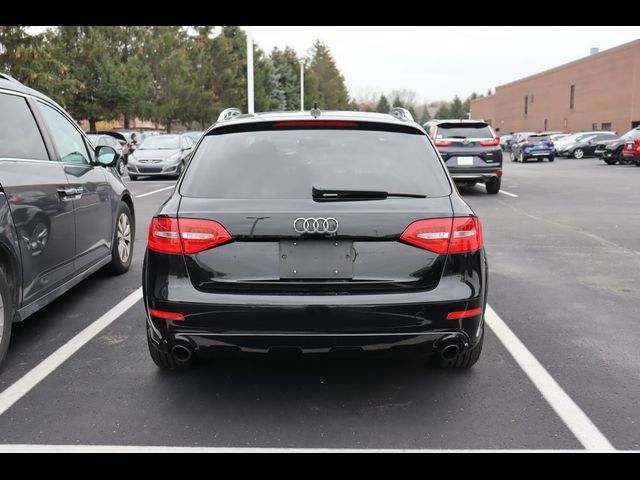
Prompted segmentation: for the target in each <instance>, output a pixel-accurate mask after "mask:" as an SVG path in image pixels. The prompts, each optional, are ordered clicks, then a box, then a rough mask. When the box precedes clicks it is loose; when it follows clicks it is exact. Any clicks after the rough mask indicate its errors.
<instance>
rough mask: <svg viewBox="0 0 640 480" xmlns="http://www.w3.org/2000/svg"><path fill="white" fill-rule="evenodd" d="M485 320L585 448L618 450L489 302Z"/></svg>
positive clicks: (606, 450) (608, 450) (603, 450)
mask: <svg viewBox="0 0 640 480" xmlns="http://www.w3.org/2000/svg"><path fill="white" fill-rule="evenodd" d="M485 321H486V322H487V325H489V327H490V328H491V330H492V331H493V333H495V334H496V336H497V337H498V339H499V340H500V341H501V342H502V344H503V345H504V346H505V348H506V349H507V350H508V351H509V353H510V354H511V356H512V357H513V358H514V359H515V361H516V362H517V363H518V365H520V368H522V370H524V373H526V374H527V376H528V377H529V380H531V382H532V383H533V384H534V385H535V386H536V388H537V389H538V390H539V391H540V393H541V394H542V396H543V397H544V398H545V399H546V400H547V402H549V405H551V408H553V409H554V410H555V412H556V413H557V414H558V416H559V417H560V418H561V419H562V421H563V422H564V423H565V425H566V426H567V428H569V430H571V432H572V433H573V434H574V435H575V437H576V438H577V439H578V441H579V442H580V443H581V444H582V445H583V446H584V448H586V449H587V450H591V451H599V452H612V451H615V448H614V447H613V445H611V443H610V442H609V440H607V439H606V437H605V436H604V435H603V434H602V432H600V430H598V427H596V426H595V425H594V424H593V422H592V421H591V420H590V419H589V417H587V415H586V414H585V413H584V412H583V411H582V409H581V408H580V407H579V406H578V405H577V404H576V403H575V402H574V401H573V400H572V399H571V397H570V396H569V395H567V393H566V392H565V391H564V390H563V389H562V387H561V386H560V385H558V382H556V381H555V380H554V379H553V377H552V376H551V375H550V374H549V372H547V370H546V369H545V368H544V367H543V366H542V364H541V363H540V362H538V360H537V359H536V357H534V356H533V354H532V353H531V352H530V351H529V349H528V348H527V347H526V346H525V345H524V344H523V343H522V342H521V341H520V339H519V338H518V337H516V335H515V334H514V333H513V332H512V331H511V329H510V328H509V327H508V326H507V324H506V323H504V321H503V320H502V319H501V318H500V317H499V316H498V314H497V313H496V312H495V311H494V310H493V308H491V307H490V306H489V305H487V309H486V312H485Z"/></svg>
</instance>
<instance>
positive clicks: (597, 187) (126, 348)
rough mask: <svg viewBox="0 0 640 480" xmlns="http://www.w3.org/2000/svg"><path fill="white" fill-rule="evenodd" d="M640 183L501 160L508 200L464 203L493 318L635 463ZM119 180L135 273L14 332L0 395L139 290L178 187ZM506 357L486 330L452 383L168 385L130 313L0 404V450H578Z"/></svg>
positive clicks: (219, 375)
mask: <svg viewBox="0 0 640 480" xmlns="http://www.w3.org/2000/svg"><path fill="white" fill-rule="evenodd" d="M639 179H640V169H638V168H636V167H632V166H607V165H605V164H604V163H603V162H601V161H598V160H596V159H593V158H591V159H589V158H583V159H581V160H565V159H558V160H556V161H555V162H554V163H547V162H541V163H527V164H520V163H511V162H509V161H508V160H507V161H506V162H505V165H504V177H503V183H502V189H503V193H502V194H498V195H487V194H486V193H485V191H484V187H481V186H477V187H473V188H468V187H466V188H461V189H460V191H461V193H462V194H463V196H464V197H465V200H467V201H468V202H469V204H470V205H471V206H472V207H473V208H474V210H475V211H476V213H477V214H478V215H479V217H480V218H481V220H482V222H483V226H484V235H485V245H486V249H487V254H488V258H489V268H490V285H489V303H490V305H491V306H492V308H493V310H495V312H497V314H498V315H499V316H500V318H501V319H502V320H504V322H505V324H506V325H508V327H509V328H510V329H511V331H512V332H513V333H514V334H515V336H516V337H517V338H518V339H519V340H520V341H521V342H522V343H523V344H524V345H525V346H526V348H527V349H528V351H530V353H531V354H533V356H534V357H535V358H536V359H537V360H538V361H539V362H540V364H541V366H543V367H544V368H545V369H546V371H547V372H548V373H549V374H550V375H551V377H552V378H553V379H555V381H557V383H558V385H559V387H561V389H563V390H564V392H566V394H567V395H568V397H569V398H570V399H572V400H573V401H574V402H575V405H576V406H577V407H578V408H579V409H582V412H584V414H585V415H586V418H587V419H588V420H589V421H591V422H593V426H594V427H595V428H596V431H597V430H599V432H601V433H602V435H603V437H604V438H605V439H606V440H608V441H609V442H611V444H612V445H613V446H614V447H615V448H617V449H624V450H629V449H640V428H639V426H638V419H639V418H640V407H639V405H640V383H639V382H638V381H637V372H638V371H639V370H640V357H639V356H638V355H637V345H638V344H639V342H640V330H639V329H638V328H637V318H640V305H639V302H638V298H640V295H639V294H640V291H639V290H638V287H637V285H636V283H637V282H635V280H636V279H637V271H638V267H639V266H640V249H639V248H638V244H637V239H638V238H640V222H638V220H639V218H640V217H639V214H638V208H637V205H638V204H639V202H640V192H639V191H638V188H637V186H638V180H639ZM126 183H127V185H128V186H129V188H130V189H131V190H132V192H133V193H134V195H135V196H136V197H137V199H136V216H137V218H136V226H137V235H136V237H137V239H136V242H135V250H134V251H135V254H134V261H133V264H132V267H131V271H130V272H129V273H127V274H126V275H124V276H122V277H106V276H103V275H101V274H97V275H94V276H93V277H92V278H90V279H89V280H88V281H86V282H84V283H83V284H81V285H80V286H78V287H76V288H74V289H73V290H72V291H71V292H69V293H68V294H67V295H65V296H63V297H62V298H60V299H59V300H57V301H55V302H54V303H53V304H51V305H49V306H48V307H46V308H45V309H43V310H42V311H41V312H39V313H38V314H36V315H34V316H33V317H32V318H30V319H29V320H28V321H26V322H24V323H22V324H18V325H16V328H15V330H14V338H13V339H12V345H11V349H10V351H9V355H8V357H7V361H6V363H5V365H4V370H3V373H2V375H1V376H0V392H6V391H7V388H10V387H11V385H14V384H15V382H17V381H19V380H20V379H21V378H24V376H25V374H27V373H28V372H29V371H31V370H32V369H33V368H34V367H36V366H37V365H38V364H39V363H40V362H42V361H43V360H45V359H47V358H48V357H49V356H50V355H51V354H52V353H54V352H55V351H56V350H58V349H59V348H60V347H61V346H63V345H65V343H66V342H68V341H69V340H70V339H72V338H73V337H74V336H75V335H76V334H78V333H79V332H80V331H82V330H83V329H84V328H85V327H87V326H89V325H91V324H92V323H93V322H94V321H95V320H97V319H98V318H100V317H101V316H102V315H103V314H105V313H106V312H109V311H110V310H111V309H112V308H113V307H114V306H115V305H116V304H117V303H118V302H120V301H121V300H122V299H124V298H125V297H127V296H128V295H130V294H131V293H132V292H135V291H136V290H137V289H138V288H139V287H140V284H141V271H142V256H143V251H144V246H145V244H146V228H147V225H148V222H149V219H150V218H151V216H152V215H153V213H154V212H155V210H156V209H157V207H158V206H159V205H160V204H161V203H162V202H163V201H164V199H166V198H167V197H168V195H169V194H170V192H171V188H172V186H173V183H174V182H172V181H164V180H151V181H144V180H141V181H138V182H130V181H127V182H126ZM501 338H502V337H501ZM503 340H504V339H503ZM507 347H513V345H505V344H503V341H501V340H500V339H499V338H498V337H497V336H496V334H495V333H494V332H493V331H491V330H488V337H487V341H486V344H485V348H484V351H483V354H482V357H481V359H480V361H479V363H478V364H477V365H476V366H475V367H474V368H473V369H471V370H469V371H462V372H447V371H440V370H436V369H431V368H427V367H426V366H425V365H423V364H422V363H420V362H417V361H416V360H413V359H404V358H386V359H357V358H354V359H335V358H329V359H310V358H295V359H278V358H240V359H221V360H214V361H212V362H207V363H205V364H202V365H200V366H198V367H197V368H195V369H193V370H190V371H186V372H169V373H163V372H160V371H158V370H157V368H156V367H155V366H154V364H153V363H152V362H151V360H150V358H149V356H148V352H147V347H146V340H145V335H144V313H143V308H142V304H141V302H140V301H138V302H137V303H135V304H134V305H133V306H132V307H131V308H130V309H127V310H126V311H124V313H122V315H119V316H117V318H115V320H114V321H113V322H112V323H110V324H109V325H108V326H107V327H106V328H105V329H104V330H102V331H100V332H99V333H98V334H97V335H95V336H93V337H92V338H91V339H90V340H89V341H88V342H87V343H86V344H85V345H84V346H82V347H81V348H80V349H79V350H78V351H77V352H76V353H75V354H73V355H72V356H70V358H68V360H66V361H64V362H62V363H61V365H60V366H59V367H58V368H55V369H54V370H53V371H52V372H51V373H50V374H49V375H47V376H45V378H44V379H43V380H42V381H41V382H40V383H38V384H36V385H35V386H34V387H33V389H32V390H30V391H27V392H26V393H25V394H24V396H20V398H18V399H17V400H16V401H12V403H10V404H9V403H7V402H9V400H8V399H7V397H6V396H4V397H3V394H2V393H0V411H2V407H3V405H4V406H7V405H8V408H7V409H6V411H4V413H2V414H0V443H2V444H5V445H11V444H45V445H137V446H145V445H146V446H185V447H274V448H284V447H286V448H420V449H581V448H584V447H585V444H584V441H582V442H581V441H580V440H579V439H578V438H577V437H576V435H575V434H574V433H572V431H571V429H570V427H569V426H568V425H567V423H571V422H576V423H572V424H571V425H573V426H575V425H576V424H577V425H584V422H583V423H581V422H582V420H581V419H580V418H577V417H576V416H573V417H571V415H574V414H576V410H575V408H574V409H571V408H569V410H568V411H569V412H570V413H569V417H563V416H559V415H558V414H557V413H556V408H557V407H558V405H559V404H560V403H561V400H562V399H560V398H545V397H543V393H541V392H544V391H546V390H545V385H543V380H544V379H541V378H539V377H534V378H533V379H532V378H531V377H530V376H529V375H528V374H527V373H525V371H524V370H523V368H522V367H521V365H519V363H518V362H517V361H516V359H514V357H513V356H512V354H511V353H509V350H508V348H507ZM3 402H4V403H3ZM587 446H588V445H587ZM2 448H3V447H2V446H0V450H2Z"/></svg>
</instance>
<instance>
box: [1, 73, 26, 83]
mask: <svg viewBox="0 0 640 480" xmlns="http://www.w3.org/2000/svg"><path fill="white" fill-rule="evenodd" d="M0 78H1V79H3V80H8V81H10V82H13V83H17V84H20V85H22V83H20V82H19V81H18V80H16V79H15V78H13V77H12V76H11V75H9V74H8V73H2V72H0Z"/></svg>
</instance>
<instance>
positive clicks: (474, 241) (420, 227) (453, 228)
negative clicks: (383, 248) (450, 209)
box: [400, 217, 483, 255]
mask: <svg viewBox="0 0 640 480" xmlns="http://www.w3.org/2000/svg"><path fill="white" fill-rule="evenodd" d="M400 240H402V241H404V242H407V243H410V244H411V245H414V246H416V247H420V248H424V249H425V250H429V251H431V252H435V253H439V254H441V255H444V254H446V253H465V252H473V251H475V250H478V249H479V248H481V247H482V245H483V240H482V225H481V224H480V221H479V220H478V218H477V217H463V218H433V219H429V220H418V221H417V222H413V223H412V224H411V225H409V226H408V227H407V228H406V229H405V231H404V232H402V235H400Z"/></svg>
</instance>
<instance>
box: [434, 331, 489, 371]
mask: <svg viewBox="0 0 640 480" xmlns="http://www.w3.org/2000/svg"><path fill="white" fill-rule="evenodd" d="M483 343H484V327H483V330H482V336H481V337H480V341H479V342H478V343H476V345H475V346H474V347H472V348H470V349H469V350H466V351H464V352H462V353H459V354H458V355H456V356H455V357H454V358H451V359H448V360H445V359H443V358H441V357H440V355H438V354H436V359H437V362H436V364H437V366H438V367H440V368H447V369H456V370H463V369H466V368H471V367H473V366H474V365H475V364H476V363H477V361H478V359H479V358H480V354H481V353H482V344H483Z"/></svg>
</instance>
